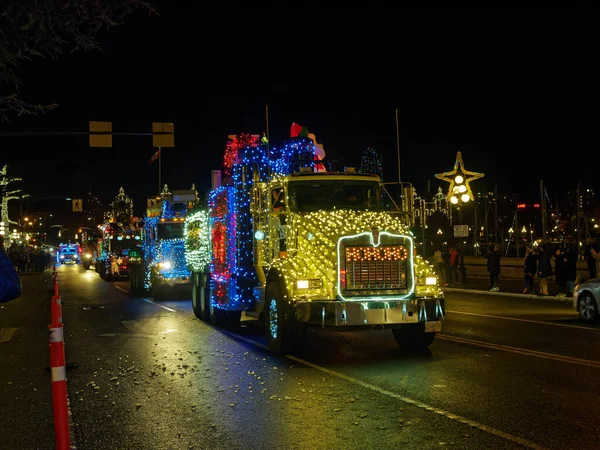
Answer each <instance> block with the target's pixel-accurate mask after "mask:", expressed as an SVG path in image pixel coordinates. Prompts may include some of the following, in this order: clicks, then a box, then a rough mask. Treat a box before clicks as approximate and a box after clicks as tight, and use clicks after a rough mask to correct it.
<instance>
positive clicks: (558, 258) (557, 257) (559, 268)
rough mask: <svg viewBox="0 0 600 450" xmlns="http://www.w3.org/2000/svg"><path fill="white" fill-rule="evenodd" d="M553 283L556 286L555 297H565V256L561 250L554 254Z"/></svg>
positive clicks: (558, 249)
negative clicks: (556, 292)
mask: <svg viewBox="0 0 600 450" xmlns="http://www.w3.org/2000/svg"><path fill="white" fill-rule="evenodd" d="M554 282H555V283H556V285H557V286H558V294H557V297H566V296H567V256H566V254H565V253H564V252H563V250H562V249H561V248H557V249H556V251H555V252H554Z"/></svg>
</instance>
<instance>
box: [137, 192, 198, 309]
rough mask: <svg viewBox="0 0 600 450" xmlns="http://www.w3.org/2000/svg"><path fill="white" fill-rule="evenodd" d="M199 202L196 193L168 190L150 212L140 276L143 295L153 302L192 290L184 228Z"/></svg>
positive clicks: (143, 237) (145, 231) (151, 207)
mask: <svg viewBox="0 0 600 450" xmlns="http://www.w3.org/2000/svg"><path fill="white" fill-rule="evenodd" d="M196 201H197V193H196V191H195V189H190V190H174V191H173V192H169V191H168V188H167V187H166V186H165V189H164V190H163V193H162V195H161V197H160V198H159V199H158V200H157V201H156V202H155V203H154V204H153V205H152V206H150V207H149V208H148V209H147V214H146V217H145V218H144V224H143V230H142V239H143V261H142V268H141V275H142V276H143V291H145V292H149V293H150V295H151V296H152V297H153V298H154V299H160V298H168V297H169V296H170V294H171V293H172V291H173V290H175V289H177V288H179V287H183V288H188V289H189V286H190V271H189V269H188V264H187V262H186V259H185V247H184V239H183V226H184V220H185V218H186V216H187V214H188V211H189V210H190V208H191V207H193V205H194V204H195V203H196ZM136 290H137V289H136Z"/></svg>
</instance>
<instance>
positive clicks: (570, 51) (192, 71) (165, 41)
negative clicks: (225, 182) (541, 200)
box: [0, 2, 600, 205]
mask: <svg viewBox="0 0 600 450" xmlns="http://www.w3.org/2000/svg"><path fill="white" fill-rule="evenodd" d="M163 3H164V4H161V3H159V4H158V9H159V11H160V13H161V16H160V17H152V18H148V17H147V14H137V15H135V16H131V17H129V20H128V22H127V23H126V24H125V25H123V26H121V27H118V28H115V29H112V30H110V31H109V32H107V33H105V34H103V35H102V36H101V41H102V44H103V47H104V51H103V52H89V53H73V54H69V55H66V56H64V57H62V58H60V59H59V60H58V61H34V62H32V63H29V64H25V65H23V66H22V72H21V73H22V80H23V86H22V97H23V98H25V99H27V100H30V101H38V102H56V103H58V104H59V108H58V109H57V110H56V111H55V112H52V113H50V114H47V115H44V116H41V117H36V118H14V119H13V120H12V122H10V123H4V124H2V125H0V127H1V129H2V130H5V131H6V130H31V131H37V130H60V131H86V130H87V126H88V121H89V120H106V121H112V122H113V130H114V131H122V132H135V131H150V129H151V122H153V121H155V122H161V121H172V122H174V123H175V142H176V147H175V148H174V149H166V150H165V151H164V153H163V156H164V158H163V174H164V178H163V179H164V181H165V182H167V183H168V184H169V187H170V188H171V189H177V188H188V187H189V186H190V185H191V183H192V182H195V183H196V185H197V186H198V188H199V190H200V191H204V190H205V189H206V188H208V186H209V180H210V171H211V169H219V168H221V164H222V155H223V149H224V144H225V141H226V138H227V135H228V134H234V133H239V132H248V133H262V132H263V131H264V130H265V116H264V113H265V104H267V103H268V105H269V110H270V122H269V127H270V135H271V143H272V145H274V146H278V145H279V144H281V143H282V141H283V140H284V139H285V138H286V137H287V135H288V133H289V127H290V124H291V123H292V121H296V122H298V123H300V124H302V125H306V126H307V127H308V128H309V130H310V131H311V132H313V133H315V134H316V136H317V140H318V141H320V142H322V143H323V145H324V147H325V150H326V152H327V153H328V154H335V155H336V156H337V157H338V158H344V159H345V160H346V163H347V165H358V164H359V161H360V155H361V153H362V151H363V150H364V149H365V148H366V147H367V146H371V147H373V148H375V150H376V151H378V152H380V153H382V154H383V159H384V180H385V181H396V180H397V179H398V173H397V152H396V129H395V108H398V110H399V125H400V126H399V128H400V149H401V166H402V169H401V170H402V179H403V181H410V182H412V183H413V184H414V186H415V187H416V188H417V191H420V192H422V191H423V188H424V186H425V185H426V183H427V181H428V180H432V181H433V182H434V183H435V182H436V181H435V179H434V178H433V174H434V173H437V172H442V171H446V170H450V169H451V168H452V165H453V163H454V158H455V154H456V151H458V150H460V151H462V152H463V158H464V160H465V165H466V168H467V169H469V170H475V171H479V172H485V173H486V177H485V178H483V179H482V180H480V181H478V182H477V184H475V185H474V188H475V190H477V191H482V190H484V189H486V188H490V187H492V186H493V185H494V183H498V187H499V190H500V191H501V192H516V193H520V194H521V196H522V198H525V199H530V200H531V201H534V200H535V199H536V197H537V192H538V191H537V190H538V187H539V181H540V180H541V179H543V180H544V181H545V182H546V183H547V186H548V193H549V195H550V198H551V199H552V198H555V197H560V196H562V195H564V194H565V192H566V191H567V190H568V189H572V188H574V187H575V186H576V183H577V181H581V182H583V183H585V185H586V186H587V187H593V188H596V189H598V187H600V186H598V184H599V182H598V175H597V173H598V161H599V160H600V158H598V139H597V129H598V113H597V111H598V105H599V102H598V100H599V98H600V96H599V95H598V94H599V88H598V78H597V76H598V73H600V71H599V69H600V68H599V67H598V58H599V56H598V55H599V52H598V48H599V31H598V26H599V23H598V22H599V21H598V15H597V11H595V10H593V9H591V8H589V9H571V8H567V9H503V10H495V9H428V10H414V9H397V10H389V11H386V10H383V9H379V10H377V11H372V12H368V11H366V10H362V9H361V10H352V9H348V8H345V9H335V10H330V11H326V10H316V9H312V8H309V7H308V6H307V7H305V8H297V9H270V10H260V9H253V10H240V9H234V8H231V9H230V10H223V11H221V12H219V11H218V10H217V11H212V12H211V11H209V10H206V8H204V9H199V10H186V9H185V8H183V7H179V8H174V7H173V6H172V5H173V4H174V3H181V2H163ZM0 139H2V151H1V153H0V155H1V156H0V163H1V162H3V161H5V162H8V163H11V164H12V166H11V168H12V171H13V174H16V175H21V176H23V178H24V181H23V182H22V187H23V188H24V189H25V190H26V191H28V192H30V193H32V194H33V195H34V196H41V195H65V196H70V197H76V196H82V195H83V193H85V192H87V189H88V186H91V187H92V189H93V191H94V192H95V193H96V194H97V195H98V196H99V197H100V198H101V199H104V200H108V199H111V198H112V197H114V195H115V194H116V192H117V189H118V187H119V186H120V185H122V186H123V187H124V188H125V189H126V191H127V192H128V193H129V194H130V195H131V196H132V197H133V198H134V201H135V202H136V203H137V204H138V205H142V204H143V203H144V197H145V196H147V195H154V194H155V193H156V191H157V188H158V186H157V183H158V180H157V164H156V163H154V164H152V165H149V164H148V159H149V158H150V156H151V155H152V154H153V152H154V149H153V148H152V145H151V138H150V137H115V138H114V146H113V148H112V149H97V148H95V149H90V148H89V147H88V139H87V137H85V136H68V137H64V136H62V137H58V136H54V137H45V138H33V137H18V138H14V137H11V138H7V137H3V138H0ZM36 155H37V156H36ZM42 155H43V156H42Z"/></svg>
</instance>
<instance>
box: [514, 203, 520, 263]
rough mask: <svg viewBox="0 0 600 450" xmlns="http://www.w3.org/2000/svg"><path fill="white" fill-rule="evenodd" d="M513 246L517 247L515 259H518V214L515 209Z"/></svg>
mask: <svg viewBox="0 0 600 450" xmlns="http://www.w3.org/2000/svg"><path fill="white" fill-rule="evenodd" d="M515 246H516V247H517V258H518V257H519V212H518V210H517V209H515Z"/></svg>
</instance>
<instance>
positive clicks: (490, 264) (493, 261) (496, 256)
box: [487, 244, 502, 292]
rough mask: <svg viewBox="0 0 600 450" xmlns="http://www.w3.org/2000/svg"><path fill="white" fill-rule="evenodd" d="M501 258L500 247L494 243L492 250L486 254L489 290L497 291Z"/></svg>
mask: <svg viewBox="0 0 600 450" xmlns="http://www.w3.org/2000/svg"><path fill="white" fill-rule="evenodd" d="M501 258H502V249H501V248H500V245H499V244H494V246H493V247H492V250H490V251H489V252H488V256H487V270H488V272H489V273H490V291H491V292H498V291H499V290H500V288H499V287H498V277H499V276H500V259H501Z"/></svg>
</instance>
